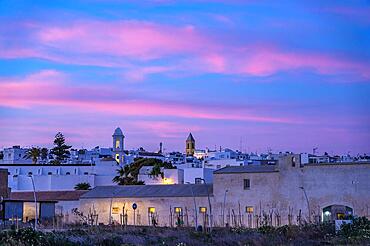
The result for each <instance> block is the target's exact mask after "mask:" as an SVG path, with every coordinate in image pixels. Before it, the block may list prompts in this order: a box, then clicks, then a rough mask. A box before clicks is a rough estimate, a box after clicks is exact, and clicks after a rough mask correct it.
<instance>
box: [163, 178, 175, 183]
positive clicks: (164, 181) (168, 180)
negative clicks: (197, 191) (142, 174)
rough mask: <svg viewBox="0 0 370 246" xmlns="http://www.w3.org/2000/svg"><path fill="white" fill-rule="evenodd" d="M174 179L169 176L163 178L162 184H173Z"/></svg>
mask: <svg viewBox="0 0 370 246" xmlns="http://www.w3.org/2000/svg"><path fill="white" fill-rule="evenodd" d="M174 183H175V182H174V180H173V179H171V178H164V179H163V184H174Z"/></svg>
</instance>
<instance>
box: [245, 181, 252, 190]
mask: <svg viewBox="0 0 370 246" xmlns="http://www.w3.org/2000/svg"><path fill="white" fill-rule="evenodd" d="M250 188H251V180H250V179H244V190H249V189H250Z"/></svg>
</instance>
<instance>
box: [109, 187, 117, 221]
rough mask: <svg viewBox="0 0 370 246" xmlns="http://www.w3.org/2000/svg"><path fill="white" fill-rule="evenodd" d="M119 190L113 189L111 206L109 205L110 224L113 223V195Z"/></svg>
mask: <svg viewBox="0 0 370 246" xmlns="http://www.w3.org/2000/svg"><path fill="white" fill-rule="evenodd" d="M117 191H118V190H113V192H112V196H111V198H110V206H109V225H111V224H112V204H113V197H114V195H115V194H116V192H117Z"/></svg>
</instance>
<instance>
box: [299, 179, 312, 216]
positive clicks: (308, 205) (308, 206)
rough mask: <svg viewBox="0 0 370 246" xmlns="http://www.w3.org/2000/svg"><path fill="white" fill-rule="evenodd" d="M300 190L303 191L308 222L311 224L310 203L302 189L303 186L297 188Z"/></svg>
mask: <svg viewBox="0 0 370 246" xmlns="http://www.w3.org/2000/svg"><path fill="white" fill-rule="evenodd" d="M299 188H300V189H302V190H303V194H304V196H305V197H306V202H307V209H308V220H309V222H311V209H310V201H309V200H308V197H307V193H306V190H305V189H304V187H303V186H301V187H299Z"/></svg>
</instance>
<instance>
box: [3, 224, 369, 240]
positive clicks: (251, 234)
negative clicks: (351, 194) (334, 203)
mask: <svg viewBox="0 0 370 246" xmlns="http://www.w3.org/2000/svg"><path fill="white" fill-rule="evenodd" d="M0 244H1V245H63V246H68V245H110V246H112V245H178V246H185V245H323V244H326V245H370V221H369V220H367V219H366V218H358V219H355V220H354V223H353V224H352V225H344V226H343V227H342V230H341V231H340V232H338V233H335V230H334V225H333V224H321V225H313V224H306V225H302V226H282V227H278V228H273V227H266V226H265V227H260V228H258V229H247V228H229V229H228V228H215V229H214V230H213V232H212V233H211V234H210V233H203V232H195V231H194V230H191V229H190V228H154V227H126V228H122V227H108V226H107V227H105V226H99V227H86V228H81V227H80V228H79V229H77V228H76V229H69V230H65V231H50V232H46V231H44V232H41V231H34V230H33V229H31V228H27V229H20V230H6V231H1V232H0Z"/></svg>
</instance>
